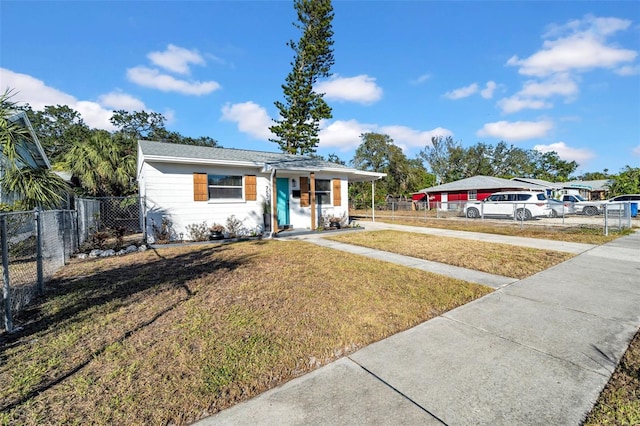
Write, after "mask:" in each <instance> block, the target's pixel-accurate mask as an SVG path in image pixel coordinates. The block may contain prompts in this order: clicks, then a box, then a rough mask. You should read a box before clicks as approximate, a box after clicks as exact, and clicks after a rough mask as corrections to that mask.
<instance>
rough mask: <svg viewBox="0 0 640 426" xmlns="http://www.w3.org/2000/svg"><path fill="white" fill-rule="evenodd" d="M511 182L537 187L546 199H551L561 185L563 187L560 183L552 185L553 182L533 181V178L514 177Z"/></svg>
mask: <svg viewBox="0 0 640 426" xmlns="http://www.w3.org/2000/svg"><path fill="white" fill-rule="evenodd" d="M511 180H515V181H518V182H525V183H530V184H532V185H537V186H538V187H540V188H542V189H544V191H545V193H546V194H547V197H549V198H553V196H554V195H556V194H557V193H558V192H559V190H560V189H561V188H562V185H563V184H562V183H554V182H549V181H546V180H543V179H533V178H520V177H514V178H512V179H511Z"/></svg>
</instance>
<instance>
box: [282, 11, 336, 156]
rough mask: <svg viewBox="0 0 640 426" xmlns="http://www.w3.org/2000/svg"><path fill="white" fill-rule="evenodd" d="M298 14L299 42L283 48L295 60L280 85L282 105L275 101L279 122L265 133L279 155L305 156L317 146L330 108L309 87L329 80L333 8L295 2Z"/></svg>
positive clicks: (331, 60) (296, 24)
mask: <svg viewBox="0 0 640 426" xmlns="http://www.w3.org/2000/svg"><path fill="white" fill-rule="evenodd" d="M294 6H295V9H296V11H297V13H298V23H294V26H295V27H296V28H299V29H300V30H301V31H302V36H301V38H300V40H299V41H298V42H297V43H296V42H294V41H293V40H291V41H289V42H288V43H287V45H288V46H289V47H291V48H292V49H293V51H294V52H295V56H294V59H293V62H292V63H291V65H292V66H293V68H292V70H291V72H290V73H289V75H288V76H287V78H286V80H285V84H283V85H282V90H283V92H284V102H279V101H276V102H275V105H276V107H277V108H278V110H279V111H280V118H281V119H280V120H274V121H275V122H276V124H275V125H273V126H271V127H270V128H269V130H271V132H272V133H273V134H274V135H276V136H277V137H276V138H274V139H270V141H272V142H276V143H278V145H280V149H281V150H282V151H283V152H286V153H290V154H301V155H304V154H309V153H314V152H315V151H316V147H317V146H318V142H319V139H318V131H319V129H320V124H319V123H320V120H322V119H328V118H331V117H332V115H331V107H330V106H329V105H328V104H327V103H326V102H325V100H324V99H323V96H324V94H323V93H316V92H314V90H313V85H314V84H315V83H316V81H317V79H318V78H319V77H329V76H330V75H331V72H330V70H331V66H332V65H333V63H334V60H333V47H332V46H333V39H332V37H333V29H332V27H331V21H332V20H333V6H332V5H331V0H295V3H294Z"/></svg>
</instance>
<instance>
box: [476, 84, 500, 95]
mask: <svg viewBox="0 0 640 426" xmlns="http://www.w3.org/2000/svg"><path fill="white" fill-rule="evenodd" d="M497 87H498V85H497V84H496V82H495V81H487V85H486V86H485V88H484V89H482V90H481V91H480V96H482V97H483V98H485V99H491V98H493V92H495V90H496V88H497Z"/></svg>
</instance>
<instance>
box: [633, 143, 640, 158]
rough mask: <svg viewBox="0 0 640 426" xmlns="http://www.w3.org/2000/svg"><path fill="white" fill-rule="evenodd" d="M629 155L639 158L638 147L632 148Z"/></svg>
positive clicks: (639, 150)
mask: <svg viewBox="0 0 640 426" xmlns="http://www.w3.org/2000/svg"><path fill="white" fill-rule="evenodd" d="M631 153H632V154H633V155H634V156H636V157H640V145H638V146H636V147H635V148H633V149H632V150H631Z"/></svg>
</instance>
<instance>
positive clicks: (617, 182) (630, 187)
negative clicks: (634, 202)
mask: <svg viewBox="0 0 640 426" xmlns="http://www.w3.org/2000/svg"><path fill="white" fill-rule="evenodd" d="M609 191H610V194H609V195H611V196H612V197H614V196H616V195H621V194H640V167H631V166H625V168H624V169H623V171H622V172H620V173H619V174H618V175H617V176H613V182H612V183H611V184H610V185H609Z"/></svg>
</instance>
